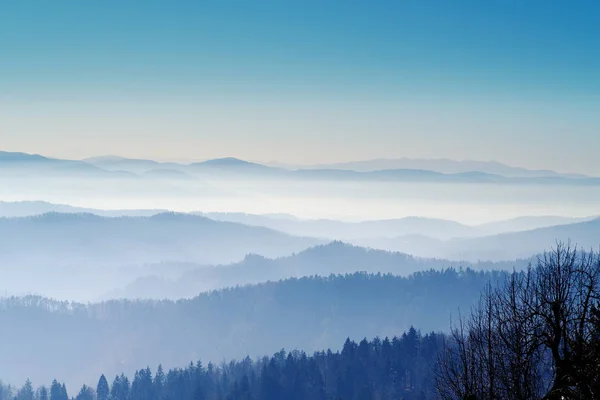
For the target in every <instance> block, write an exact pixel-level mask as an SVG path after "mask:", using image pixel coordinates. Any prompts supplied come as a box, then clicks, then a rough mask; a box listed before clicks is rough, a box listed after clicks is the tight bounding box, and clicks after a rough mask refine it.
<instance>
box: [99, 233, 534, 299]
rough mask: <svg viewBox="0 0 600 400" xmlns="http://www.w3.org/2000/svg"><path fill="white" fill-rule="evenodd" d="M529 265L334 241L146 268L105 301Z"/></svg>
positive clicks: (184, 296) (183, 295)
mask: <svg viewBox="0 0 600 400" xmlns="http://www.w3.org/2000/svg"><path fill="white" fill-rule="evenodd" d="M530 262H531V259H522V260H516V261H512V262H483V261H480V262H476V263H469V262H464V261H463V262H458V261H449V260H443V259H426V258H418V257H413V256H411V255H408V254H405V253H399V252H389V251H384V250H375V249H368V248H364V247H358V246H353V245H350V244H346V243H343V242H337V241H336V242H331V243H328V244H326V245H319V246H315V247H311V248H309V249H307V250H304V251H302V252H299V253H296V254H293V255H290V256H287V257H279V258H275V259H272V258H267V257H262V256H259V255H248V256H246V257H245V258H244V260H242V261H240V262H237V263H232V264H228V265H217V266H195V265H193V264H172V263H162V264H160V265H152V266H147V268H148V275H145V276H142V277H140V278H138V279H135V280H134V281H132V282H131V283H129V284H127V285H126V286H124V287H122V288H119V289H117V290H114V291H111V292H109V293H108V294H106V295H105V296H104V298H105V299H107V300H108V299H114V298H129V299H174V300H175V299H180V298H191V297H195V296H197V295H198V293H199V292H201V291H208V290H213V289H219V288H224V287H232V286H237V285H247V284H256V283H262V282H267V281H278V280H282V279H287V278H301V277H305V276H329V275H330V274H351V273H354V272H366V273H372V274H377V273H382V274H392V275H396V276H407V275H410V274H413V273H415V272H419V271H426V270H436V271H441V270H444V269H447V268H456V269H460V268H470V269H473V270H477V271H492V270H512V269H513V268H516V269H518V270H521V269H523V268H525V267H527V265H528V264H529V263H530ZM165 270H171V271H180V275H179V276H165V275H161V273H160V271H165Z"/></svg>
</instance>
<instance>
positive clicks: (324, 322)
mask: <svg viewBox="0 0 600 400" xmlns="http://www.w3.org/2000/svg"><path fill="white" fill-rule="evenodd" d="M504 275H505V273H503V272H485V273H484V272H475V271H472V270H464V271H459V270H451V269H450V270H444V271H429V272H421V273H417V274H414V275H411V276H409V277H404V278H403V277H397V276H392V275H380V274H377V275H372V274H364V273H356V274H352V275H345V276H331V277H328V278H320V277H312V278H302V279H290V280H286V281H281V282H271V283H265V284H260V285H254V286H244V287H236V288H230V289H224V290H220V291H215V292H210V293H206V294H202V295H200V296H198V297H195V298H193V299H190V300H179V301H108V302H103V303H97V304H89V305H84V304H78V303H68V302H55V301H51V300H47V299H44V298H40V297H25V298H9V299H4V300H2V301H1V302H0V326H2V327H10V329H0V343H2V344H3V346H0V360H2V363H0V377H2V378H3V379H4V380H6V381H7V382H11V383H21V382H24V380H25V379H26V378H30V379H32V380H33V381H35V382H48V381H50V380H51V379H53V378H54V377H55V376H56V377H61V378H62V379H64V380H65V381H66V382H67V384H68V385H72V384H81V383H87V384H90V383H93V382H90V380H91V379H97V376H99V375H100V374H101V373H105V374H107V375H110V376H112V375H114V374H116V373H120V372H125V373H127V374H131V373H133V371H134V370H135V368H139V367H140V366H145V365H158V363H161V362H162V363H163V364H164V365H165V367H166V368H170V367H173V366H180V365H185V363H187V362H189V360H195V359H202V360H204V361H213V362H219V361H221V360H223V359H234V358H235V359H240V358H243V357H245V356H246V355H250V356H251V357H257V356H262V355H264V354H270V353H272V352H274V351H277V350H278V349H281V348H286V349H302V350H305V351H307V352H309V353H310V352H312V351H317V350H321V349H326V348H336V347H337V346H339V343H340V342H342V341H343V340H344V339H345V338H346V337H352V338H361V337H375V336H380V337H385V336H390V337H392V336H393V335H396V334H398V332H403V331H405V330H407V329H408V328H409V327H410V326H411V325H413V324H415V326H421V327H422V329H424V330H426V331H431V330H439V329H445V328H447V327H448V326H449V323H450V315H451V314H453V313H454V314H455V313H456V312H457V310H458V308H459V307H460V308H461V309H468V308H469V307H470V306H471V305H472V304H474V302H476V300H477V299H478V297H479V292H480V290H481V289H482V288H483V287H484V286H485V285H486V283H487V282H489V281H499V280H502V279H503V277H504ZM42 332H43V333H42ZM82 357H83V359H84V360H85V361H84V362H82ZM23 360H36V362H35V363H24V362H23ZM58 360H59V361H58ZM48 365H52V367H51V368H48Z"/></svg>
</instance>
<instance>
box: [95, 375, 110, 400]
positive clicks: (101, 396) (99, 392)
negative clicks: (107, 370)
mask: <svg viewBox="0 0 600 400" xmlns="http://www.w3.org/2000/svg"><path fill="white" fill-rule="evenodd" d="M96 396H97V398H98V400H108V399H109V396H110V389H109V387H108V381H107V380H106V377H105V376H104V374H103V375H102V376H101V377H100V380H98V386H97V387H96Z"/></svg>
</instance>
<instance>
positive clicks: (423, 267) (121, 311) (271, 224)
mask: <svg viewBox="0 0 600 400" xmlns="http://www.w3.org/2000/svg"><path fill="white" fill-rule="evenodd" d="M434 164H435V163H434ZM419 165H420V166H422V163H421V164H419ZM477 165H481V164H477ZM483 165H484V166H485V165H486V164H483ZM492 165H493V166H496V167H497V165H496V164H492ZM432 168H433V167H432ZM507 168H508V167H507ZM510 171H511V172H510V173H507V175H506V176H504V175H497V174H491V173H489V172H481V171H472V172H451V173H449V172H438V171H424V170H410V169H406V170H384V171H378V170H375V171H371V170H368V171H352V170H350V169H341V167H340V169H333V167H332V168H331V169H330V168H328V169H317V168H308V167H307V168H305V169H285V168H282V167H272V166H265V165H260V164H255V163H249V162H245V161H241V160H237V159H219V160H212V161H208V162H204V163H200V164H192V165H185V164H175V163H170V164H165V165H163V164H157V163H155V162H152V161H140V160H126V159H121V158H114V157H110V158H98V159H93V160H82V161H67V160H56V159H49V158H45V157H42V156H33V155H28V154H22V153H21V154H14V153H2V156H1V157H0V176H1V177H0V180H2V182H3V184H2V186H1V189H0V190H1V191H2V193H0V195H1V196H2V199H3V200H2V202H0V239H1V240H0V274H1V277H2V279H1V280H0V290H1V291H2V295H3V296H2V299H1V300H0V324H1V325H2V326H3V327H8V328H7V329H2V330H1V333H0V335H1V337H0V342H1V343H4V344H6V346H2V347H0V360H2V361H3V363H2V364H0V376H2V379H3V381H4V382H6V383H10V384H13V385H20V384H22V382H24V381H25V380H26V379H31V380H33V381H35V382H51V381H52V380H53V379H54V378H55V377H56V376H60V377H61V382H64V383H66V384H67V385H68V386H69V387H79V386H81V385H83V384H85V385H90V386H91V387H93V385H94V384H95V380H96V379H97V378H98V376H100V375H102V374H106V376H115V375H119V374H121V373H125V374H126V375H128V376H133V375H135V376H138V375H137V374H138V373H136V371H137V370H138V369H139V368H141V366H152V368H156V367H157V366H158V365H159V364H160V365H161V367H162V368H164V369H171V368H178V367H181V366H184V365H187V363H189V361H190V360H202V361H203V362H205V363H211V364H210V365H213V366H214V365H221V364H220V363H222V362H223V361H226V360H233V359H235V360H243V359H244V358H245V357H247V356H249V357H250V358H251V359H257V358H259V357H261V356H264V355H265V354H272V353H274V352H277V351H279V350H280V349H282V348H284V349H291V350H293V349H301V350H303V351H306V352H307V353H308V354H310V353H311V352H314V351H319V350H322V349H330V348H331V349H338V348H339V346H340V344H341V343H343V342H344V340H346V338H349V337H350V338H364V337H367V338H374V337H392V336H395V335H398V334H399V333H400V332H405V331H410V330H411V327H413V326H416V327H418V328H419V329H420V330H422V331H423V332H448V330H449V328H450V326H451V322H452V321H453V320H454V319H455V318H458V317H459V316H460V315H462V313H463V312H466V311H467V310H470V309H471V307H473V306H475V305H477V304H478V302H479V298H480V297H479V296H480V293H482V290H485V288H486V287H489V286H488V285H492V286H494V287H496V286H497V285H500V284H502V282H504V281H506V279H508V277H509V276H510V275H509V274H510V272H513V271H516V272H517V273H518V272H520V271H526V270H527V268H528V267H529V266H531V265H535V264H536V262H537V261H536V260H537V257H539V256H540V255H541V254H542V253H544V251H546V250H548V249H549V248H552V247H553V246H556V245H557V244H558V243H561V242H563V243H572V244H573V245H577V246H579V247H580V248H581V249H586V250H587V249H595V248H597V246H598V243H599V242H598V237H600V219H598V218H597V217H596V216H597V215H600V206H599V203H598V202H596V201H595V200H594V199H595V198H596V196H597V194H600V182H598V181H597V180H596V179H595V178H588V177H582V176H571V175H561V174H558V173H553V172H544V171H541V172H535V171H526V172H523V171H522V170H519V169H517V170H516V171H517V172H520V174H517V172H515V170H514V169H510ZM363 174H368V175H363ZM42 331H43V332H44V334H43V335H39V334H38V332H42ZM423 340H425V339H423ZM81 354H85V355H86V356H85V357H86V359H87V360H89V361H88V362H86V363H85V365H82V364H81V363H80V362H79V360H80V359H81ZM23 357H25V358H26V359H35V360H37V361H38V362H36V363H34V364H33V365H32V364H21V363H20V362H19V360H20V359H22V358H23ZM58 359H60V360H61V362H60V363H55V364H54V366H53V367H52V368H51V369H48V368H46V367H45V365H47V363H48V362H51V361H52V360H58ZM432 362H433V361H432ZM257 368H258V367H257ZM427 379H433V378H427ZM115 382H116V381H115ZM114 385H116V383H114ZM430 385H431V384H430ZM115 387H116V386H115ZM7 390H8V389H7Z"/></svg>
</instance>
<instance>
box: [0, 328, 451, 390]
mask: <svg viewBox="0 0 600 400" xmlns="http://www.w3.org/2000/svg"><path fill="white" fill-rule="evenodd" d="M444 340H445V336H444V335H442V334H436V333H429V334H425V335H422V334H421V333H420V332H419V331H418V330H416V329H414V328H411V329H409V330H408V331H407V332H406V333H404V334H403V335H401V336H399V337H393V338H384V339H380V338H375V339H373V340H371V341H368V340H366V339H363V340H362V341H360V342H359V343H357V342H355V341H352V340H350V339H347V340H346V341H345V342H344V343H343V347H342V349H341V351H335V352H333V351H332V350H327V351H321V352H315V353H314V354H313V355H307V354H306V353H305V352H302V351H290V352H286V351H285V350H281V351H280V352H278V353H276V354H274V355H273V356H272V357H264V358H259V359H257V360H252V359H250V358H245V359H244V360H242V361H238V362H234V361H232V362H229V363H222V364H220V365H214V364H212V363H208V364H207V365H203V363H202V362H201V361H197V362H196V363H191V364H190V365H189V366H187V367H185V368H177V369H171V370H169V371H164V370H163V367H162V366H161V365H159V366H158V367H157V368H156V370H155V372H153V371H152V370H151V369H150V368H144V369H140V370H138V371H136V372H135V374H134V375H133V376H132V377H127V376H125V375H122V374H121V375H118V376H116V377H115V378H114V379H113V380H112V381H109V380H108V379H107V378H106V377H105V376H104V375H102V376H100V378H99V380H98V384H97V386H96V387H89V386H85V385H84V386H83V387H82V388H81V389H80V390H79V391H77V392H76V393H77V394H76V395H74V396H73V398H75V399H76V400H94V399H97V400H109V399H111V400H187V399H190V400H191V399H194V400H238V399H239V400H242V399H243V400H249V399H256V400H259V399H263V400H280V399H290V400H309V399H310V400H326V399H356V400H362V399H365V400H368V399H398V398H403V399H430V398H434V396H435V394H434V379H435V376H434V374H433V368H434V366H435V363H436V360H437V354H438V352H439V350H440V349H441V348H442V347H443V344H444ZM13 398H14V399H17V400H47V399H49V400H68V399H69V398H70V397H69V396H68V394H67V391H66V386H65V385H64V384H61V383H59V382H57V381H54V382H53V383H52V384H51V386H50V388H49V389H48V388H45V387H40V388H37V389H34V387H33V385H32V383H31V382H30V381H27V382H26V383H25V384H24V385H23V387H22V388H21V389H19V390H14V389H13V388H11V387H9V386H2V387H1V388H0V400H12V399H13Z"/></svg>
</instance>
